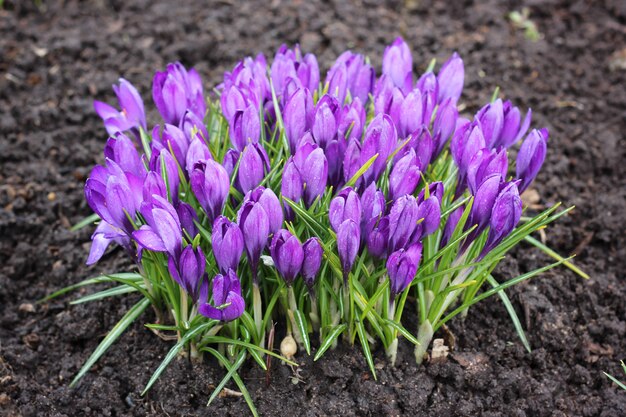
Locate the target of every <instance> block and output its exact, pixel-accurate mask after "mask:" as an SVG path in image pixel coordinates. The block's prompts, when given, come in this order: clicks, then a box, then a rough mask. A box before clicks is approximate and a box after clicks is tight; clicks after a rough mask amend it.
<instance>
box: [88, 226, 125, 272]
mask: <svg viewBox="0 0 626 417" xmlns="http://www.w3.org/2000/svg"><path fill="white" fill-rule="evenodd" d="M111 242H115V243H117V244H118V245H120V246H122V247H123V248H125V249H126V251H127V252H129V253H131V245H130V237H129V236H128V235H127V234H126V233H125V232H123V231H121V230H120V229H118V228H117V227H114V226H112V225H110V224H109V223H107V222H106V221H104V220H103V221H101V222H100V224H98V227H96V230H95V231H94V233H93V235H91V249H90V250H89V257H88V258H87V265H93V264H95V263H96V262H98V261H99V260H100V258H102V255H104V252H105V251H106V249H107V247H109V244H110V243H111Z"/></svg>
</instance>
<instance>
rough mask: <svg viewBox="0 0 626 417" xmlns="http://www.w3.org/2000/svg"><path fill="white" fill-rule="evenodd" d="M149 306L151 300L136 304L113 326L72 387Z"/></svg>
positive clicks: (143, 300)
mask: <svg viewBox="0 0 626 417" xmlns="http://www.w3.org/2000/svg"><path fill="white" fill-rule="evenodd" d="M149 304H150V300H148V299H147V298H144V299H142V300H141V301H139V302H138V303H137V304H135V305H134V306H133V307H132V308H131V309H130V310H128V311H127V312H126V314H124V317H122V319H121V320H120V321H118V322H117V324H116V325H115V326H113V328H112V329H111V330H110V331H109V333H107V335H106V336H105V337H104V339H102V342H100V344H99V345H98V347H97V348H96V350H94V351H93V353H92V354H91V356H90V357H89V359H87V361H86V362H85V364H84V365H83V367H82V368H80V371H78V374H76V376H75V377H74V379H73V380H72V383H71V384H70V387H73V386H74V385H76V383H77V382H78V381H79V380H80V379H81V378H82V377H83V375H85V373H87V371H88V370H89V369H90V368H91V367H92V366H93V364H94V363H96V362H97V361H98V359H100V357H101V356H102V355H104V354H105V352H106V351H107V350H108V349H109V347H110V346H111V345H112V344H113V342H115V341H116V340H117V338H118V337H120V335H121V334H122V333H123V332H124V330H126V328H127V327H128V326H130V325H131V324H132V322H134V321H135V319H136V318H137V317H139V316H140V315H141V313H143V312H144V310H145V309H146V307H148V305H149Z"/></svg>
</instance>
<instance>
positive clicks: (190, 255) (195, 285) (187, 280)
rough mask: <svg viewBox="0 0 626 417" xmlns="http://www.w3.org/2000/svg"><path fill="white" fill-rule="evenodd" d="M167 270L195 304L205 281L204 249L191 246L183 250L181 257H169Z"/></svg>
mask: <svg viewBox="0 0 626 417" xmlns="http://www.w3.org/2000/svg"><path fill="white" fill-rule="evenodd" d="M167 268H168V270H169V271H170V275H171V276H172V278H173V279H174V281H176V283H178V285H180V286H181V288H182V289H184V290H185V292H186V293H187V294H189V296H190V297H191V299H192V300H193V302H194V303H196V302H198V298H199V297H200V285H201V283H202V280H203V279H205V275H204V271H205V268H206V260H205V258H204V253H202V249H201V248H200V247H199V246H198V248H196V249H195V250H194V249H193V247H192V246H191V245H189V246H187V247H186V248H185V249H183V251H182V253H181V254H180V257H179V258H178V259H177V258H174V257H172V256H170V257H169V259H168V261H167Z"/></svg>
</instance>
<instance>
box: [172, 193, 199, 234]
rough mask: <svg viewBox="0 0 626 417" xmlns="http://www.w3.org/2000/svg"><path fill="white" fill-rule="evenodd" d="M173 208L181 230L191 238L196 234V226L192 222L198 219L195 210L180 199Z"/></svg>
mask: <svg viewBox="0 0 626 417" xmlns="http://www.w3.org/2000/svg"><path fill="white" fill-rule="evenodd" d="M174 208H175V209H176V214H178V218H179V219H180V225H181V227H182V228H183V231H185V232H187V235H188V236H189V237H190V238H191V239H192V240H193V238H194V237H196V235H197V234H198V227H197V226H196V224H195V223H194V222H197V221H198V215H197V214H196V211H195V210H194V209H193V207H191V206H190V205H189V204H187V203H185V202H182V201H178V202H176V203H175V205H174Z"/></svg>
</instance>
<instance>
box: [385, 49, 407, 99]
mask: <svg viewBox="0 0 626 417" xmlns="http://www.w3.org/2000/svg"><path fill="white" fill-rule="evenodd" d="M383 74H387V75H388V76H389V77H390V78H391V80H392V81H393V83H394V84H395V86H396V87H398V88H399V89H401V90H402V92H403V93H405V94H406V93H408V92H409V91H410V90H411V85H412V84H413V58H412V57H411V51H410V50H409V46H408V45H407V44H406V42H404V39H402V38H401V37H398V38H396V40H395V41H393V43H392V44H391V45H389V46H388V47H387V48H385V52H384V54H383Z"/></svg>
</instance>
